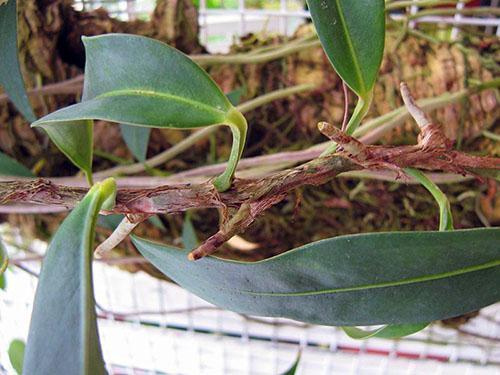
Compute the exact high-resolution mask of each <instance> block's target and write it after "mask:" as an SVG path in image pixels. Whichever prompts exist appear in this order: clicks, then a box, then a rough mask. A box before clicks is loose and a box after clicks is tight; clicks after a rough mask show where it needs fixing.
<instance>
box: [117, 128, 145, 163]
mask: <svg viewBox="0 0 500 375" xmlns="http://www.w3.org/2000/svg"><path fill="white" fill-rule="evenodd" d="M120 130H121V133H122V137H123V140H124V141H125V144H126V145H127V147H128V149H129V150H130V152H132V155H134V157H135V158H136V159H137V160H138V161H140V162H144V161H145V160H146V153H147V152H148V144H149V137H150V135H151V128H144V127H141V126H132V125H126V124H120Z"/></svg>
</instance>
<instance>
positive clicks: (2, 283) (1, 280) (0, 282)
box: [0, 273, 7, 290]
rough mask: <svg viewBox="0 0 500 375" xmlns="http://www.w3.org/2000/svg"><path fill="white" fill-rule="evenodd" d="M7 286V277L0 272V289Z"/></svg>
mask: <svg viewBox="0 0 500 375" xmlns="http://www.w3.org/2000/svg"><path fill="white" fill-rule="evenodd" d="M6 287H7V278H6V277H5V273H2V274H0V289H2V290H5V288H6Z"/></svg>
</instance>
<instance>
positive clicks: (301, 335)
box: [0, 0, 500, 374]
mask: <svg viewBox="0 0 500 375" xmlns="http://www.w3.org/2000/svg"><path fill="white" fill-rule="evenodd" d="M498 2H499V1H498V0H493V1H492V6H498ZM75 6H76V7H77V8H79V9H95V8H98V7H101V6H104V7H105V8H107V9H108V10H109V11H110V13H112V14H113V15H114V16H116V17H118V18H121V19H124V20H131V19H136V18H146V17H147V15H148V14H149V13H150V12H151V11H152V9H153V8H154V1H151V0H102V1H97V0H81V1H76V2H75ZM457 7H458V8H460V7H463V3H459V4H457ZM417 11H418V7H417V6H413V7H412V8H411V12H413V13H416V12H417ZM199 14H200V25H201V37H202V40H203V41H204V42H205V43H206V44H208V46H209V49H210V50H211V51H221V52H223V51H224V49H225V48H227V46H228V45H229V44H230V42H231V38H232V37H233V36H234V35H242V34H244V33H246V32H250V31H261V30H262V29H263V28H266V29H267V30H268V31H273V32H280V33H283V34H291V33H292V32H293V31H294V28H295V27H296V26H297V25H298V24H300V23H302V22H303V21H304V19H306V18H308V17H309V13H308V12H306V11H303V10H301V2H300V1H298V2H297V1H286V0H280V1H279V5H278V7H276V9H248V8H247V6H246V3H245V1H244V0H238V3H237V7H236V8H234V9H208V7H207V1H206V0H200V7H199ZM393 17H394V18H398V17H404V15H397V14H394V15H393ZM424 22H425V23H427V22H430V23H446V24H451V25H456V26H460V25H480V26H485V27H486V31H488V32H490V33H493V32H496V34H497V35H500V20H499V19H494V18H483V17H481V18H475V17H465V16H462V15H458V14H457V15H455V16H453V17H439V16H427V17H423V18H419V19H417V20H415V21H413V22H412V24H411V27H418V24H419V23H424ZM459 30H460V29H459V28H454V29H453V31H452V36H453V37H457V36H458V33H459ZM221 31H224V33H225V38H226V39H225V40H224V41H222V42H221V40H220V32H221ZM218 33H219V34H218ZM18 240H19V241H20V242H22V239H20V238H18ZM30 246H32V245H30ZM44 246H45V245H43V244H40V243H35V248H36V249H35V251H38V252H43V250H44ZM11 250H12V249H11ZM13 256H14V257H15V256H16V255H15V254H14V255H13ZM20 264H21V266H22V267H23V268H25V269H28V270H32V271H34V272H35V273H36V272H38V269H39V263H38V262H25V263H20ZM7 280H8V281H7V282H8V286H7V288H6V290H5V291H1V290H0V374H2V373H7V374H11V373H13V372H12V369H11V368H10V367H9V361H8V358H7V356H6V352H7V347H8V345H9V343H10V341H11V340H12V339H13V338H23V339H25V338H26V335H27V331H28V325H29V317H30V314H31V308H32V299H33V295H34V291H35V288H36V278H35V277H34V276H32V275H30V274H28V273H26V272H25V271H22V270H21V269H20V268H11V269H10V270H9V272H8V273H7ZM95 285H96V298H97V302H98V303H99V306H100V308H99V309H98V312H99V317H100V320H99V326H100V331H101V336H102V344H103V350H104V353H105V359H106V362H107V365H108V371H109V372H110V374H163V373H168V374H212V373H213V374H222V373H224V374H277V373H280V372H283V371H284V370H286V369H287V368H288V367H289V366H290V364H291V363H292V362H293V361H294V358H295V356H296V354H297V351H298V350H299V349H300V350H302V352H303V356H302V360H301V363H300V366H299V373H300V374H332V373H336V374H337V373H339V374H373V373H377V374H431V373H435V374H439V373H446V374H448V373H459V374H483V373H484V374H492V373H500V343H499V339H498V338H499V337H500V305H498V304H497V305H495V306H491V307H489V308H487V309H484V310H482V312H481V315H480V316H479V317H477V318H475V319H473V320H472V321H471V322H469V323H467V324H466V325H464V326H462V327H461V328H460V330H461V331H457V330H455V329H449V328H443V327H442V326H439V325H433V326H432V327H430V328H428V329H426V330H425V331H423V332H421V333H418V334H416V335H413V336H411V337H410V338H408V339H403V340H398V341H390V340H380V339H370V340H366V341H355V340H351V339H349V338H347V337H346V336H345V335H344V334H343V333H342V332H341V331H340V330H338V329H336V328H332V327H320V326H304V325H300V324H297V323H296V322H291V321H288V320H284V319H258V320H255V319H254V318H251V317H242V316H240V315H237V314H234V313H231V312H228V311H222V310H220V309H218V308H216V307H215V306H211V305H210V304H208V303H206V302H204V301H202V300H200V299H199V298H197V297H196V296H193V295H191V294H189V293H188V292H186V291H184V290H182V289H180V288H179V287H177V286H175V285H173V284H170V283H166V282H161V281H158V280H156V279H153V278H151V277H149V276H147V275H145V274H142V273H138V274H129V273H127V272H123V271H120V270H119V269H117V268H114V267H110V266H108V265H105V264H102V263H98V264H97V265H96V266H95Z"/></svg>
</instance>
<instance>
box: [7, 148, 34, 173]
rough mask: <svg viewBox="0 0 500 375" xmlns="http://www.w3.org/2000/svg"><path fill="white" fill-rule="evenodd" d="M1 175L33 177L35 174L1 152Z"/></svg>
mask: <svg viewBox="0 0 500 375" xmlns="http://www.w3.org/2000/svg"><path fill="white" fill-rule="evenodd" d="M0 175H4V176H21V177H33V176H34V175H33V173H31V171H30V170H29V169H28V168H26V167H25V166H24V165H22V164H20V163H19V162H17V160H14V159H12V158H11V157H10V156H7V155H5V154H4V153H3V152H0Z"/></svg>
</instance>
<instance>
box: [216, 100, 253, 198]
mask: <svg viewBox="0 0 500 375" xmlns="http://www.w3.org/2000/svg"><path fill="white" fill-rule="evenodd" d="M225 123H226V125H228V126H229V127H230V128H231V132H232V133H233V145H232V147H231V154H230V155H229V160H228V161H227V167H226V170H225V171H224V173H222V174H221V175H220V176H218V177H217V178H216V179H215V180H214V186H215V188H216V189H217V190H218V191H220V192H223V191H225V190H227V189H229V187H230V186H231V181H232V179H233V176H234V172H235V171H236V167H237V165H238V162H239V160H240V158H241V154H242V153H243V148H244V147H245V141H246V135H247V128H248V124H247V120H246V119H245V116H243V115H242V114H241V112H240V111H238V110H237V109H236V108H233V109H232V110H230V111H229V113H228V115H227V117H226V122H225Z"/></svg>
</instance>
